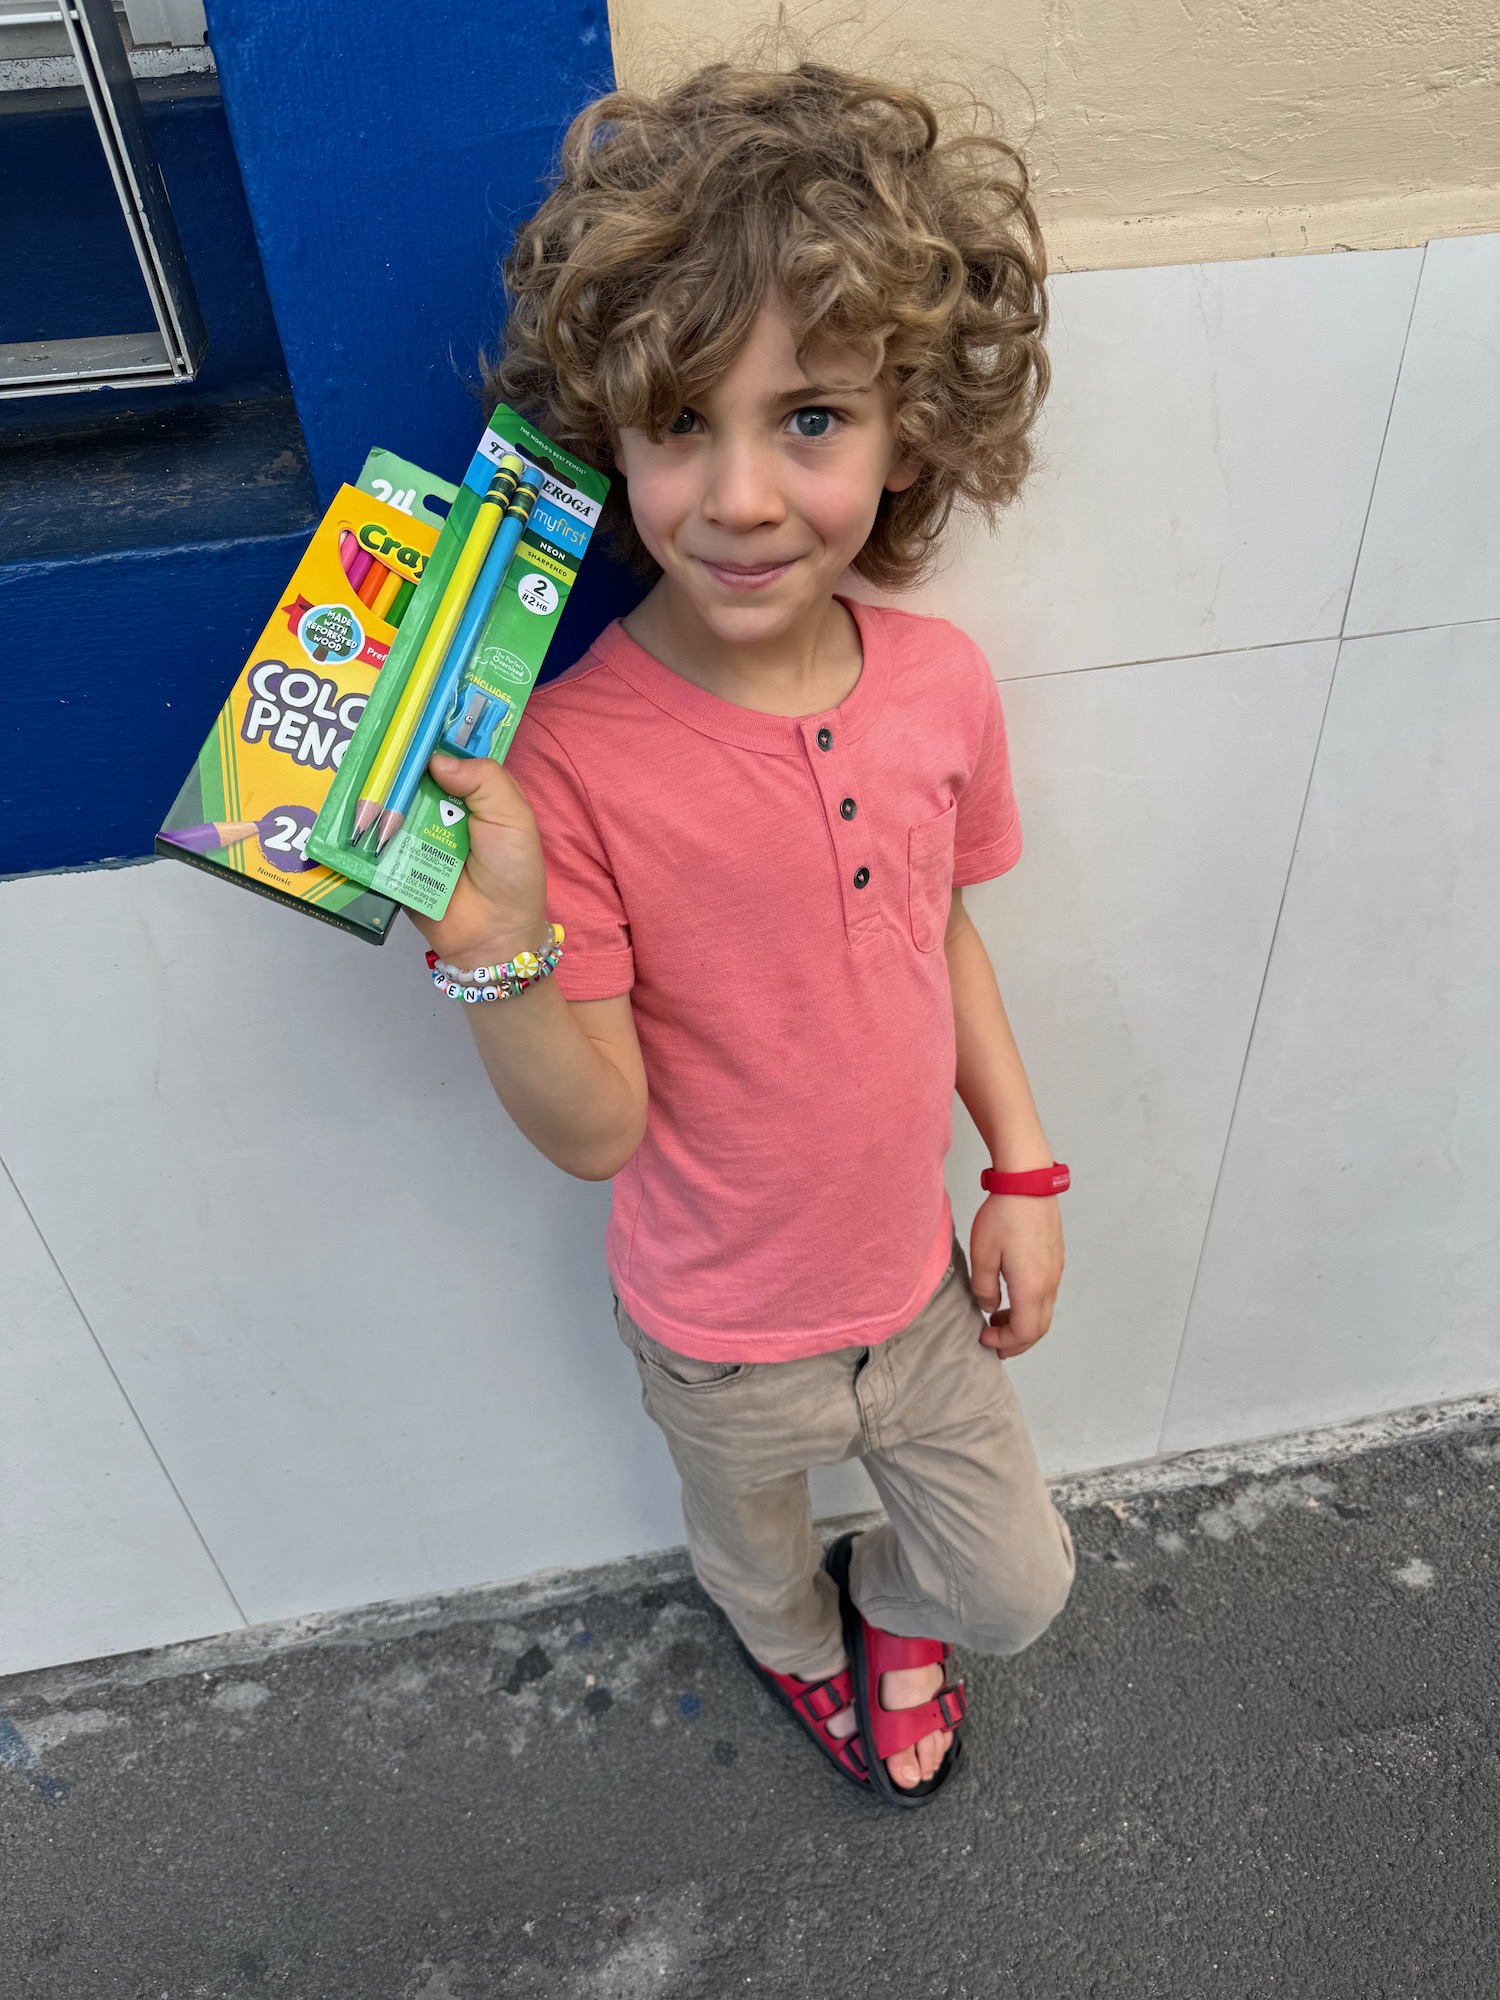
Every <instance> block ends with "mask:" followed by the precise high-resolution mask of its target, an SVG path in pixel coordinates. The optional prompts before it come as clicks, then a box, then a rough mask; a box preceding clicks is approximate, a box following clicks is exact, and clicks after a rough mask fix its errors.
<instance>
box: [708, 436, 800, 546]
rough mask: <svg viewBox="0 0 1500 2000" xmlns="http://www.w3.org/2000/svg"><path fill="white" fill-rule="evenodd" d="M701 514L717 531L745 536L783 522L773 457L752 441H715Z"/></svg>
mask: <svg viewBox="0 0 1500 2000" xmlns="http://www.w3.org/2000/svg"><path fill="white" fill-rule="evenodd" d="M707 475H708V476H707V481H706V484H705V487H704V494H703V512H704V516H705V518H706V519H707V520H709V521H710V522H712V524H713V525H714V526H715V527H717V528H724V529H727V530H728V531H729V532H730V533H731V534H737V535H745V534H749V533H750V532H751V531H752V530H753V529H756V528H767V527H776V526H778V525H779V524H780V523H781V522H782V521H784V520H785V519H786V501H785V499H784V497H783V495H782V492H781V486H780V482H779V480H778V479H777V477H776V457H775V454H774V452H771V451H767V450H766V449H765V448H764V447H763V446H762V445H760V444H759V443H758V442H757V441H756V440H755V439H753V438H745V437H733V436H729V437H719V438H716V439H715V440H714V443H713V446H712V448H711V450H710V453H709V463H708V466H707Z"/></svg>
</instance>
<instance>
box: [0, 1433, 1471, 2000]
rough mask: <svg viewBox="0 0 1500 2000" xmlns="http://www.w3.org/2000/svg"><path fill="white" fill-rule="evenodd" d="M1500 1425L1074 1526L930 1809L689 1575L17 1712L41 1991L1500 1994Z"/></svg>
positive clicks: (14, 1932) (365, 1995)
mask: <svg viewBox="0 0 1500 2000" xmlns="http://www.w3.org/2000/svg"><path fill="white" fill-rule="evenodd" d="M1497 1488H1500V1423H1497V1422H1495V1421H1494V1420H1493V1419H1491V1420H1483V1419H1481V1420H1478V1421H1473V1422H1469V1423H1467V1424H1464V1425H1461V1426H1460V1427H1459V1428H1457V1429H1454V1430H1451V1431H1449V1432H1447V1433H1446V1434H1443V1435H1439V1436H1435V1437H1427V1438H1424V1439H1419V1440H1417V1441H1412V1442H1406V1443H1401V1444H1396V1445H1389V1446H1385V1447H1383V1448H1379V1449H1373V1450H1368V1451H1365V1452H1362V1453H1360V1454H1358V1455H1356V1456H1352V1457H1343V1458H1339V1459H1337V1460H1334V1461H1330V1462H1328V1463H1324V1464H1318V1465H1311V1466H1302V1467H1295V1466H1294V1467H1292V1468H1290V1469H1281V1470H1275V1471H1271V1472H1268V1473H1262V1474H1260V1475H1258V1476H1254V1477H1251V1476H1248V1475H1239V1476H1233V1477H1230V1478H1228V1479H1227V1480H1222V1481H1219V1482H1216V1483H1214V1484H1211V1485H1200V1486H1196V1487H1188V1488H1183V1489H1179V1490H1170V1491H1157V1492H1150V1491H1147V1492H1136V1491H1131V1490H1130V1489H1129V1488H1128V1487H1127V1488H1126V1489H1124V1495H1125V1497H1117V1498H1114V1499H1112V1500H1109V1501H1105V1502H1096V1503H1095V1504H1092V1505H1085V1506H1080V1507H1078V1508H1076V1509H1075V1510H1074V1511H1072V1512H1071V1514H1070V1519H1071V1523H1072V1526H1073V1530H1074V1534H1075V1538H1076V1541H1077V1544H1078V1548H1079V1552H1080V1558H1081V1560H1080V1565H1079V1576H1078V1583H1077V1587H1076V1590H1075V1592H1074V1596H1073V1599H1072V1602H1071V1603H1070V1605H1069V1607H1068V1609H1067V1610H1066V1611H1065V1612H1064V1614H1063V1616H1062V1617H1061V1618H1060V1619H1059V1621H1058V1622H1057V1624H1056V1625H1055V1626H1054V1627H1053V1629H1052V1630H1051V1631H1050V1632H1049V1633H1048V1634H1047V1635H1046V1637H1045V1638H1044V1639H1043V1640H1042V1641H1040V1643H1038V1644H1037V1645H1036V1646H1035V1647H1033V1648H1032V1649H1031V1651H1030V1652H1028V1653H1026V1654H1025V1655H1024V1656H1022V1657H1021V1658H1019V1659H1016V1660H1012V1661H991V1660H978V1659H965V1660H964V1661H963V1662H962V1667H963V1670H964V1672H965V1674H966V1677H967V1680H968V1684H969V1689H970V1694H971V1700H972V1711H971V1721H970V1724H969V1727H968V1738H969V1741H968V1755H967V1762H966V1766H965V1768H964V1769H963V1771H962V1772H961V1774H960V1777H959V1779H958V1780H957V1781H956V1782H955V1784H954V1786H953V1787H951V1788H950V1790H949V1792H948V1793H947V1794H946V1795H945V1796H944V1797H943V1798H942V1799H941V1800H940V1801H939V1802H938V1803H937V1804H935V1805H934V1806H933V1807H932V1808H931V1809H929V1810H926V1811H923V1812H919V1813H910V1814H897V1813H893V1812H891V1811H889V1810H883V1809H881V1808H880V1807H878V1806H877V1805H875V1804H873V1803H872V1802H870V1801H868V1800H866V1799H864V1798H862V1797H860V1796H858V1795H857V1794H855V1793H854V1792H853V1791H852V1790H851V1789H850V1788H849V1787H848V1786H847V1785H846V1784H845V1783H844V1782H843V1781H842V1780H841V1779H840V1778H839V1777H838V1776H837V1774H836V1773H835V1772H833V1771H832V1770H831V1769H830V1768H829V1767H827V1766H826V1765H825V1764H824V1763H823V1762H822V1760H821V1759H820V1758H819V1757H818V1755H817V1753H816V1752H815V1751H814V1750H813V1749H812V1748H811V1747H810V1746H809V1745H808V1744H807V1743H806V1742H805V1741H804V1740H803V1739H802V1738H801V1737H800V1735H799V1734H798V1732H797V1731H796V1729H795V1727H794V1725H793V1724H792V1723H791V1722H790V1721H789V1719H788V1718H787V1717H786V1716H785V1715H784V1713H783V1712H782V1711H781V1710H780V1709H778V1708H777V1707H776V1706H775V1705H774V1704H773V1702H772V1701H771V1700H770V1698H769V1697H768V1696H767V1694H766V1693H765V1692H764V1691H763V1690H762V1689H761V1688H760V1687H759V1686H758V1685H757V1684H756V1682H755V1681H754V1680H753V1679H752V1678H751V1677H750V1675H749V1674H748V1672H747V1671H746V1669H745V1667H744V1666H743V1665H742V1664H741V1662H740V1660H739V1658H738V1657H737V1654H736V1652H735V1649H734V1647H733V1645H732V1644H731V1642H730V1640H729V1637H728V1633H727V1630H726V1628H725V1626H724V1624H723V1622H722V1620H721V1618H720V1617H719V1615H718V1613H717V1612H716V1611H715V1610H714V1609H713V1608H712V1607H711V1606H710V1605H709V1604H708V1603H707V1601H706V1600H705V1599H704V1598H703V1597H702V1595H701V1594H700V1593H699V1591H698V1590H697V1588H696V1586H695V1585H694V1584H693V1583H692V1582H691V1581H690V1580H689V1579H688V1578H687V1576H686V1574H685V1572H684V1570H683V1566H682V1562H681V1559H680V1558H678V1557H669V1558H665V1559H656V1560H654V1561H647V1562H642V1563H637V1564H633V1565H630V1566H627V1567H626V1568H624V1569H620V1570H616V1571H613V1572H610V1573H607V1574H605V1575H603V1576H602V1577H601V1576H596V1578H595V1585H596V1587H594V1588H592V1589H590V1590H588V1591H587V1592H586V1593H580V1592H579V1591H578V1590H577V1589H572V1590H570V1589H568V1588H561V1589H559V1588H557V1587H553V1588H552V1589H551V1590H550V1592H549V1591H542V1592H536V1591H533V1592H531V1593H529V1594H527V1593H522V1594H519V1595H518V1594H516V1593H504V1592H501V1593H497V1594H495V1595H493V1596H492V1597H490V1598H485V1597H484V1596H482V1595H481V1596H479V1597H472V1596H471V1597H466V1598H463V1599H455V1600H452V1601H448V1602H444V1603H435V1604H432V1605H429V1606H427V1607H425V1608H423V1609H421V1610H419V1611H416V1612H413V1611H412V1610H410V1609H409V1608H408V1610H407V1611H406V1612H405V1613H397V1612H394V1611H393V1612H390V1613H381V1614H373V1615H370V1616H368V1617H366V1618H364V1619H362V1620H354V1621H351V1622H348V1623H347V1624H346V1625H345V1626H344V1627H343V1628H339V1629H330V1630H328V1631H324V1632H320V1633H314V1634H312V1635H311V1636H304V1637H303V1638H302V1639H301V1640H300V1641H299V1642H298V1643H288V1642H287V1639H286V1635H282V1636H281V1637H280V1638H278V1639H275V1641H274V1643H271V1642H270V1641H268V1640H267V1639H266V1638H265V1636H264V1635H262V1636H261V1637H260V1638H259V1639H254V1638H252V1639H251V1640H247V1639H246V1638H245V1637H244V1636H243V1635H241V1637H239V1638H238V1639H236V1640H234V1641H230V1642H221V1643H220V1644H219V1645H218V1646H217V1647H216V1648H215V1647H207V1648H205V1647H201V1646H200V1647H198V1648H193V1647H188V1648H182V1649H176V1650H174V1651H170V1652H165V1653H161V1654H156V1655H140V1656H136V1657H135V1658H133V1659H131V1660H126V1661H121V1662H104V1663H100V1664H99V1665H97V1666H95V1667H83V1668H75V1669H70V1670H68V1671H67V1672H66V1673H55V1672H54V1673H49V1674H37V1675H31V1676H27V1677H23V1678H19V1679H13V1680H10V1681H0V1996H3V2000H20V1996H26V2000H32V1996H36V2000H250V1996H261V1995H277V1996H296V2000H646V1997H647V1996H650V2000H729V1996H739V1995H745V1996H761V2000H804V1996H807V2000H811V1996H823V1995H827V1996H831V1997H832V1996H838V1997H839V2000H842V1996H859V2000H886V1996H892V2000H915V1997H916V1996H921V2000H925V1996H928V1995H931V1996H944V2000H947V1996H952V2000H981V1996H982V2000H1012V1996H1014V2000H1094V1996H1099V2000H1155V1996H1161V2000H1179V1996H1180V2000H1217V1996H1220V1995H1222V1996H1225V2000H1261V1996H1277V2000H1280V1996H1289V2000H1346V1996H1347V2000H1437V1997H1438V1996H1441V2000H1471V1996H1472V2000H1497V1996H1500V1731H1497V1722H1500V1716H1497V1690H1500V1649H1497V1640H1500V1590H1497V1582H1500V1577H1497V1568H1500V1565H1497V1560H1496V1555H1495V1526H1496V1521H1497V1516H1500V1505H1497Z"/></svg>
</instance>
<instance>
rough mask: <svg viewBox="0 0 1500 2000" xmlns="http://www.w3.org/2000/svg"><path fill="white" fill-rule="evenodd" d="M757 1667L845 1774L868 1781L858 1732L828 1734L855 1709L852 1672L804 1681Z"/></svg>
mask: <svg viewBox="0 0 1500 2000" xmlns="http://www.w3.org/2000/svg"><path fill="white" fill-rule="evenodd" d="M756 1664H757V1666H759V1667H760V1671H761V1673H763V1674H764V1675H765V1676H766V1678H767V1679H768V1680H773V1681H774V1682H775V1683H776V1685H777V1687H779V1688H780V1689H781V1691H782V1693H783V1694H784V1695H785V1696H786V1698H787V1700H788V1701H789V1702H790V1703H791V1705H792V1708H793V1709H794V1711H795V1712H796V1715H797V1719H798V1721H799V1722H801V1724H802V1726H803V1727H804V1728H805V1729H806V1730H807V1731H808V1732H809V1734H811V1735H813V1736H816V1737H817V1739H818V1741H819V1742H820V1743H821V1744H823V1745H824V1746H825V1748H827V1749H828V1750H831V1751H832V1753H833V1755H834V1756H835V1757H836V1758H837V1759H838V1761H839V1762H840V1763H841V1764H842V1765H843V1766H844V1768H845V1770H846V1771H851V1772H852V1773H853V1774H854V1776H855V1777H857V1778H864V1777H868V1775H869V1769H870V1767H869V1765H868V1764H867V1763H866V1762H865V1753H864V1749H863V1746H862V1745H861V1743H860V1740H859V1733H858V1731H856V1732H855V1733H854V1734H853V1735H852V1736H831V1735H830V1734H829V1731H828V1724H829V1723H830V1722H831V1721H832V1720H833V1718H834V1716H836V1715H839V1714H841V1713H842V1712H843V1710H844V1709H846V1708H853V1706H854V1676H853V1674H852V1673H851V1672H850V1671H849V1669H848V1668H847V1667H841V1668H840V1669H839V1671H838V1672H837V1673H836V1674H830V1675H829V1677H828V1679H827V1680H826V1681H803V1680H798V1678H797V1676H796V1675H795V1674H779V1673H777V1671H776V1669H775V1668H774V1667H767V1666H762V1665H760V1662H758V1661H757V1663H756Z"/></svg>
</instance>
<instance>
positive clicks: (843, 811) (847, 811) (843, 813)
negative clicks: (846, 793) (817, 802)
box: [839, 799, 859, 819]
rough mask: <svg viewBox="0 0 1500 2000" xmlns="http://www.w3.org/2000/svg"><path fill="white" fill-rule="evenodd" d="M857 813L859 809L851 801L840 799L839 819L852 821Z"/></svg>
mask: <svg viewBox="0 0 1500 2000" xmlns="http://www.w3.org/2000/svg"><path fill="white" fill-rule="evenodd" d="M858 811H859V807H858V806H857V805H856V804H855V803H854V801H853V799H841V800H840V801H839V817H840V819H853V817H854V815H855V814H856V813H857V812H858Z"/></svg>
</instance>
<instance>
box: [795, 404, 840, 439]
mask: <svg viewBox="0 0 1500 2000" xmlns="http://www.w3.org/2000/svg"><path fill="white" fill-rule="evenodd" d="M832 422H833V412H832V410H820V409H810V410H798V411H797V413H796V415H795V416H794V417H793V418H792V432H793V435H794V436H796V437H799V438H820V437H827V435H828V427H829V425H830V424H831V423H832Z"/></svg>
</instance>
